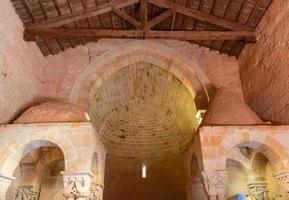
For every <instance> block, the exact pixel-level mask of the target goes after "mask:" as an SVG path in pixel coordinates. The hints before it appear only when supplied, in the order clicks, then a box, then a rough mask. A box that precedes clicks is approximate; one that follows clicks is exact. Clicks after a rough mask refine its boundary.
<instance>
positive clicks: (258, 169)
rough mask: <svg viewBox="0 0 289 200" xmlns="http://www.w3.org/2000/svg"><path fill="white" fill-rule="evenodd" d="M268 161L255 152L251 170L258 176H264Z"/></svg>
mask: <svg viewBox="0 0 289 200" xmlns="http://www.w3.org/2000/svg"><path fill="white" fill-rule="evenodd" d="M267 163H268V159H267V158H266V157H265V156H264V155H263V154H262V153H260V152H256V153H255V154H254V155H253V157H252V170H254V172H255V173H256V174H258V175H261V176H263V177H265V176H266V165H267Z"/></svg>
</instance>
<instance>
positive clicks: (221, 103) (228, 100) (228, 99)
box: [202, 88, 263, 125]
mask: <svg viewBox="0 0 289 200" xmlns="http://www.w3.org/2000/svg"><path fill="white" fill-rule="evenodd" d="M262 123H263V122H262V120H261V119H260V118H259V117H258V116H257V115H256V114H255V113H254V112H253V111H252V110H251V109H250V108H249V107H248V106H247V105H246V104H245V103H244V102H243V101H240V99H239V98H238V97H236V96H235V95H234V93H232V92H231V91H230V90H228V89H226V88H220V89H218V90H217V91H216V93H215V96H214V97H213V99H212V100H211V102H210V104H209V107H208V109H207V112H206V115H205V117H204V120H203V122H202V125H249V124H250V125H254V124H262Z"/></svg>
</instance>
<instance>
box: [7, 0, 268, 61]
mask: <svg viewBox="0 0 289 200" xmlns="http://www.w3.org/2000/svg"><path fill="white" fill-rule="evenodd" d="M11 1H12V3H13V5H14V8H15V10H16V12H17V14H18V15H19V17H20V19H21V20H22V22H23V24H24V27H25V31H24V39H25V40H27V41H35V42H36V43H37V45H38V47H39V48H40V50H41V52H42V53H43V55H45V56H47V55H50V54H57V53H59V52H61V51H64V50H65V49H67V48H70V47H73V48H74V47H76V46H77V45H84V44H86V43H88V42H94V41H97V40H98V39H100V38H137V39H157V38H164V39H179V40H186V41H189V42H191V43H196V44H199V45H200V46H205V47H208V48H210V49H213V50H217V51H219V52H220V53H225V54H228V55H230V56H238V55H239V54H240V52H241V50H242V48H243V47H244V45H245V44H246V43H247V42H256V36H255V33H254V31H255V28H256V26H257V25H258V23H259V22H260V20H261V18H262V17H263V15H264V14H265V12H266V10H267V9H268V7H269V6H270V4H271V2H272V0H11Z"/></svg>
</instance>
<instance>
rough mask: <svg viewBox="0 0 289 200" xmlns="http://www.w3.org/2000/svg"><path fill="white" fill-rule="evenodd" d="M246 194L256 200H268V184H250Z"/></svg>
mask: <svg viewBox="0 0 289 200" xmlns="http://www.w3.org/2000/svg"><path fill="white" fill-rule="evenodd" d="M247 188H248V193H249V195H250V196H252V197H254V198H255V199H256V200H269V190H268V184H267V183H265V182H257V183H250V184H248V185H247Z"/></svg>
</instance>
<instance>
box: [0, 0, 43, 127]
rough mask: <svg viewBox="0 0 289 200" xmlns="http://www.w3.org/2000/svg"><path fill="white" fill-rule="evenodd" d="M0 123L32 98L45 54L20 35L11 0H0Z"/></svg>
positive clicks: (37, 84) (15, 113)
mask: <svg viewBox="0 0 289 200" xmlns="http://www.w3.org/2000/svg"><path fill="white" fill-rule="evenodd" d="M0 4H1V8H0V93H1V96H0V123H6V122H8V121H9V120H11V119H12V118H13V117H14V116H15V115H17V113H18V112H19V111H20V110H22V109H23V108H25V107H27V105H28V104H30V103H32V102H33V101H34V98H35V97H36V95H37V94H38V92H39V87H40V85H41V84H42V77H41V70H42V69H43V67H44V63H45V60H44V57H43V56H42V54H41V53H40V51H39V49H38V47H36V45H35V44H34V43H27V42H25V41H24V40H23V39H22V38H23V25H22V23H21V22H20V19H19V17H18V16H17V15H16V13H15V11H14V8H13V7H12V4H11V2H10V1H7V0H1V1H0Z"/></svg>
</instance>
